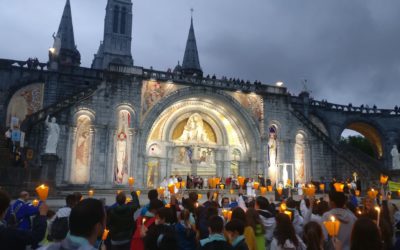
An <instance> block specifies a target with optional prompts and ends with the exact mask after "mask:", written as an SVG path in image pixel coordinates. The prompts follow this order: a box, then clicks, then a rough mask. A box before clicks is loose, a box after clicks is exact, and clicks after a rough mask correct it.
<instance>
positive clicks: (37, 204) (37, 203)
mask: <svg viewBox="0 0 400 250" xmlns="http://www.w3.org/2000/svg"><path fill="white" fill-rule="evenodd" d="M32 205H33V206H34V207H37V206H39V201H38V200H36V199H34V200H33V201H32Z"/></svg>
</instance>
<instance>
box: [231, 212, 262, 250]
mask: <svg viewBox="0 0 400 250" xmlns="http://www.w3.org/2000/svg"><path fill="white" fill-rule="evenodd" d="M231 220H239V221H241V222H242V223H243V225H245V226H244V229H243V230H244V231H243V232H242V233H240V235H243V237H244V239H245V241H246V245H247V247H248V249H249V250H256V235H255V233H254V230H253V228H252V227H251V226H248V225H247V224H246V213H245V212H244V210H243V209H242V208H240V207H237V208H234V209H233V210H232V217H231ZM231 243H232V241H231Z"/></svg>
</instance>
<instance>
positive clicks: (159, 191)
mask: <svg viewBox="0 0 400 250" xmlns="http://www.w3.org/2000/svg"><path fill="white" fill-rule="evenodd" d="M164 191H165V188H163V187H159V188H157V192H158V195H164Z"/></svg>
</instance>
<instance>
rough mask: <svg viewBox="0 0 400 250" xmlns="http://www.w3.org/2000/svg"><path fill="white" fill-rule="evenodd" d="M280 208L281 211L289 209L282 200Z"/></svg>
mask: <svg viewBox="0 0 400 250" xmlns="http://www.w3.org/2000/svg"><path fill="white" fill-rule="evenodd" d="M279 208H280V210H281V212H284V211H286V209H287V206H286V203H284V202H282V203H281V205H280V206H279Z"/></svg>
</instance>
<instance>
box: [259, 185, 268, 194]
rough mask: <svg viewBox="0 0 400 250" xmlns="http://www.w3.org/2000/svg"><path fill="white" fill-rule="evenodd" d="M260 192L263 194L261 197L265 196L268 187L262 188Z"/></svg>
mask: <svg viewBox="0 0 400 250" xmlns="http://www.w3.org/2000/svg"><path fill="white" fill-rule="evenodd" d="M260 192H261V195H265V194H266V193H267V188H266V187H260Z"/></svg>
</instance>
